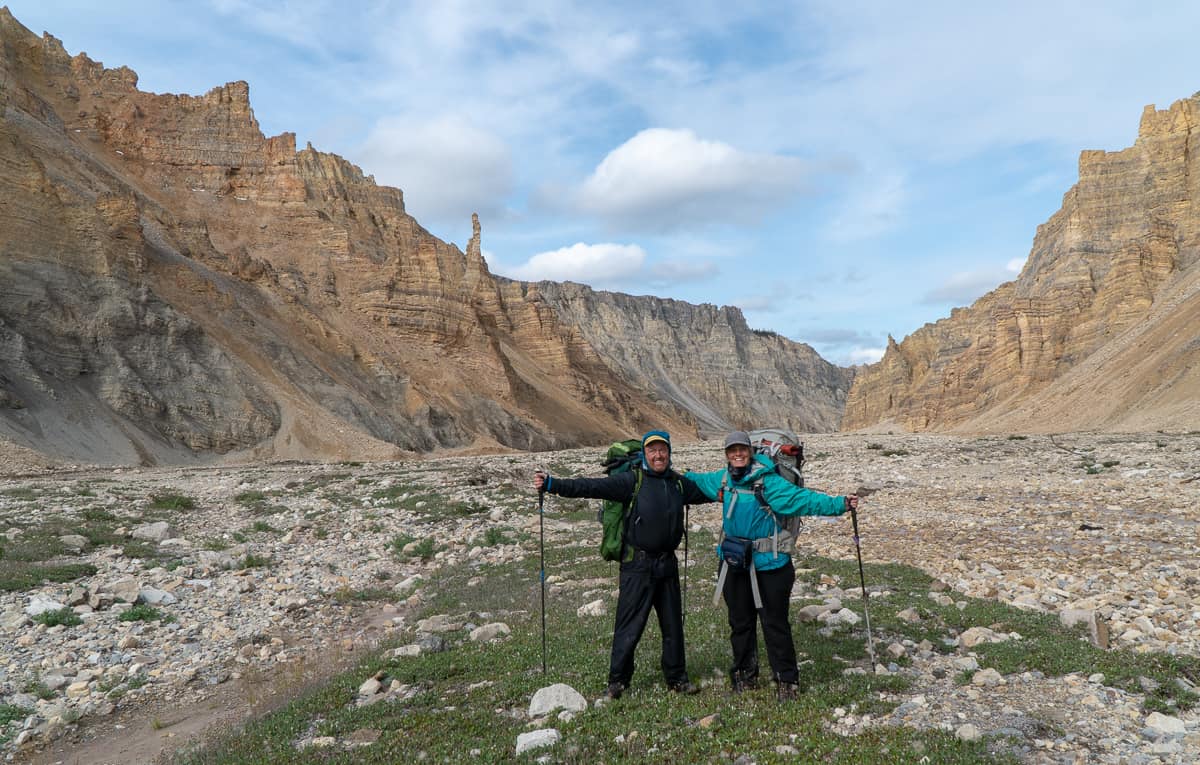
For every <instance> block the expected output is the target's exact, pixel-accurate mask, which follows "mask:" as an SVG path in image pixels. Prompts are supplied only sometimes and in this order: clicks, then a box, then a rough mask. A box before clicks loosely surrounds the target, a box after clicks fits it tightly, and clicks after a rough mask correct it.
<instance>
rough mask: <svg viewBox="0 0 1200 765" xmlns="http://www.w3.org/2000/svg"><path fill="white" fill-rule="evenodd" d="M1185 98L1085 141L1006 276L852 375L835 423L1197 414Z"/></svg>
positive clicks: (1043, 427)
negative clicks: (1131, 137)
mask: <svg viewBox="0 0 1200 765" xmlns="http://www.w3.org/2000/svg"><path fill="white" fill-rule="evenodd" d="M1198 125H1200V100H1197V99H1196V98H1195V97H1193V98H1188V99H1184V100H1181V101H1179V102H1177V103H1175V104H1173V105H1172V106H1171V107H1170V109H1168V110H1165V111H1157V110H1155V109H1154V107H1153V106H1149V107H1147V108H1146V110H1145V112H1144V114H1143V116H1142V121H1141V126H1140V129H1139V131H1138V137H1137V140H1136V142H1135V143H1134V145H1133V146H1132V147H1131V148H1128V149H1125V150H1123V151H1119V152H1112V153H1108V152H1103V151H1086V152H1083V154H1082V155H1081V156H1080V160H1079V182H1078V183H1077V184H1076V185H1075V186H1074V187H1073V188H1072V189H1071V190H1070V191H1068V192H1067V194H1066V195H1065V196H1064V198H1063V206H1062V209H1060V210H1059V211H1058V212H1057V213H1055V214H1054V215H1053V216H1052V217H1051V218H1050V220H1049V221H1047V222H1046V223H1045V224H1043V225H1042V226H1040V227H1039V228H1038V232H1037V235H1036V237H1035V238H1034V242H1033V248H1032V251H1031V253H1030V256H1029V259H1028V262H1027V263H1026V265H1025V268H1024V269H1023V270H1022V272H1021V274H1020V276H1019V277H1018V278H1017V279H1016V281H1013V282H1009V283H1006V284H1004V285H1001V286H1000V287H999V288H997V289H996V290H995V291H993V292H991V293H989V294H988V295H985V296H984V297H982V298H980V299H979V300H978V301H977V302H976V303H975V304H974V305H972V306H970V307H969V308H963V309H956V310H955V311H953V312H952V313H951V315H950V317H949V318H946V319H942V320H940V321H938V322H936V323H934V324H928V325H926V326H924V327H922V328H921V329H919V330H917V331H916V332H914V333H913V334H912V335H910V336H909V337H907V338H905V340H904V341H903V342H901V343H896V342H895V341H889V344H888V349H887V352H886V353H885V354H884V357H883V359H882V360H881V361H880V362H878V363H876V364H874V365H871V366H869V367H867V368H865V369H864V370H863V371H861V372H860V373H859V375H858V376H857V378H856V379H855V381H854V385H853V387H852V389H851V392H850V395H849V398H848V400H847V403H846V413H845V418H844V419H843V421H842V426H843V428H846V429H855V428H862V427H869V426H887V427H899V428H904V429H909V430H948V429H959V430H971V431H976V430H997V431H1002V430H1013V431H1030V432H1047V431H1051V432H1052V431H1063V430H1094V429H1108V430H1144V429H1160V428H1165V429H1172V430H1177V429H1180V428H1195V427H1197V426H1200V406H1198V404H1197V401H1198V400H1200V365H1198V364H1197V362H1198V361H1200V346H1198V345H1197V343H1196V337H1197V335H1198V334H1200V268H1198V267H1197V261H1198V260H1200V210H1198V209H1197V200H1198V199H1200V158H1198V156H1197V149H1198V148H1200V145H1198V143H1197V139H1196V137H1195V128H1196V127H1197V126H1198Z"/></svg>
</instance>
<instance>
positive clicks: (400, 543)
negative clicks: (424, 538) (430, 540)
mask: <svg viewBox="0 0 1200 765" xmlns="http://www.w3.org/2000/svg"><path fill="white" fill-rule="evenodd" d="M416 539H417V538H416V537H413V536H409V535H408V534H397V535H396V536H394V537H392V541H391V542H388V547H390V548H391V550H392V554H393V555H396V556H397V557H399V556H402V555H404V548H405V547H408V544H409V542H415V541H416Z"/></svg>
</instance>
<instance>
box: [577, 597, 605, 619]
mask: <svg viewBox="0 0 1200 765" xmlns="http://www.w3.org/2000/svg"><path fill="white" fill-rule="evenodd" d="M607 614H608V606H607V605H606V604H605V602H604V601H603V600H593V601H592V602H591V603H585V604H583V605H582V606H580V607H579V608H578V609H576V610H575V615H576V616H605V615H607Z"/></svg>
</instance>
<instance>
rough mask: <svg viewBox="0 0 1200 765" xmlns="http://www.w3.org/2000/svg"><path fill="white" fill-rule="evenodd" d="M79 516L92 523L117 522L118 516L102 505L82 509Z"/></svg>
mask: <svg viewBox="0 0 1200 765" xmlns="http://www.w3.org/2000/svg"><path fill="white" fill-rule="evenodd" d="M79 517H80V518H82V519H83V520H85V521H89V522H91V523H116V522H117V516H115V515H113V514H112V513H110V512H109V511H107V510H105V509H104V508H102V507H88V508H84V509H83V510H81V511H80V513H79Z"/></svg>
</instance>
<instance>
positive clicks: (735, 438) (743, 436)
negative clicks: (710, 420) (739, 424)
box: [725, 430, 753, 449]
mask: <svg viewBox="0 0 1200 765" xmlns="http://www.w3.org/2000/svg"><path fill="white" fill-rule="evenodd" d="M738 444H742V445H743V446H752V445H753V444H751V443H750V434H749V433H747V432H746V431H744V430H735V431H733V432H732V433H730V434H729V435H727V436H725V448H726V449H728V448H729V447H731V446H736V445H738Z"/></svg>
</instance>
